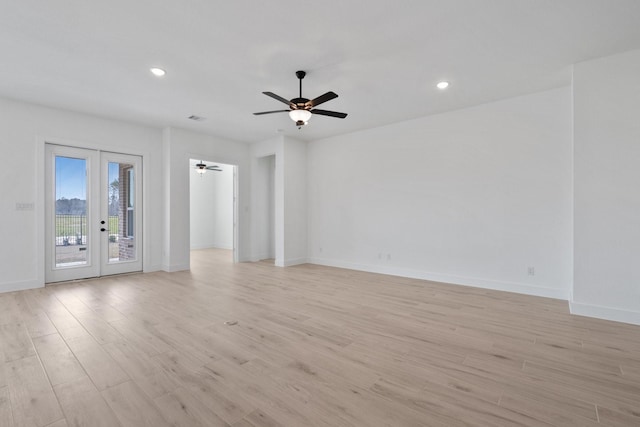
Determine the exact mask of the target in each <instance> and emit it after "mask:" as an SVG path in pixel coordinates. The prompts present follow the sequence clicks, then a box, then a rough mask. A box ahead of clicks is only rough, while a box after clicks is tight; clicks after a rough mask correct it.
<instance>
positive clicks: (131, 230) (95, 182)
mask: <svg viewBox="0 0 640 427" xmlns="http://www.w3.org/2000/svg"><path fill="white" fill-rule="evenodd" d="M46 156H47V157H46V177H47V181H46V206H47V209H46V243H45V244H46V272H45V281H46V282H47V283H51V282H60V281H65V280H75V279H83V278H89V277H98V276H104V275H109V274H118V273H128V272H134V271H141V270H142V203H141V202H142V182H141V181H142V179H141V178H142V159H141V158H140V157H138V156H131V155H124V154H116V153H108V152H100V151H96V150H87V149H80V148H72V147H64V146H59V145H51V144H47V148H46Z"/></svg>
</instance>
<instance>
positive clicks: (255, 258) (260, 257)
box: [251, 253, 275, 262]
mask: <svg viewBox="0 0 640 427" xmlns="http://www.w3.org/2000/svg"><path fill="white" fill-rule="evenodd" d="M274 258H275V257H274V256H273V255H269V254H268V253H261V254H257V255H251V261H252V262H258V261H262V260H263V259H274Z"/></svg>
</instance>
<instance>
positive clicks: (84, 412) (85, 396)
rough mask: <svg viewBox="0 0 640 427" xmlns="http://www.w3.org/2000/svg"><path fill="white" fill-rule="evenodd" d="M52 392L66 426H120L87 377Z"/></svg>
mask: <svg viewBox="0 0 640 427" xmlns="http://www.w3.org/2000/svg"><path fill="white" fill-rule="evenodd" d="M54 390H55V392H56V395H57V396H58V399H59V400H60V405H61V406H62V410H63V411H64V415H65V417H66V420H67V422H68V424H70V425H73V426H95V427H116V426H120V425H121V424H120V422H119V421H118V419H117V417H116V416H115V414H114V413H113V411H112V410H111V408H109V406H108V405H107V403H106V402H105V400H104V399H103V398H102V396H101V395H100V392H99V391H98V389H96V387H95V386H94V385H93V383H92V382H91V380H90V379H89V377H86V376H85V377H84V378H82V379H80V380H77V381H73V382H70V383H64V384H61V385H58V386H56V387H55V388H54Z"/></svg>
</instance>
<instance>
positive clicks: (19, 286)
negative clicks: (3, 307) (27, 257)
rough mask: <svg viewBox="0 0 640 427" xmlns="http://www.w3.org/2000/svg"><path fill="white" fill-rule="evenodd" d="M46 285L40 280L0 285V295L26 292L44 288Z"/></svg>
mask: <svg viewBox="0 0 640 427" xmlns="http://www.w3.org/2000/svg"><path fill="white" fill-rule="evenodd" d="M43 287H44V283H41V282H40V281H39V280H22V281H20V282H6V283H0V293H5V292H14V291H24V290H27V289H37V288H43Z"/></svg>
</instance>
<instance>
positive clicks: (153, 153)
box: [0, 99, 163, 292]
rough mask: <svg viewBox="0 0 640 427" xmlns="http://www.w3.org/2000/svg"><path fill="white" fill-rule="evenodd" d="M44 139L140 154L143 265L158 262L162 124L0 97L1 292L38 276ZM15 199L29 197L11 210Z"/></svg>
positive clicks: (34, 283) (37, 281)
mask: <svg viewBox="0 0 640 427" xmlns="http://www.w3.org/2000/svg"><path fill="white" fill-rule="evenodd" d="M45 142H51V143H58V144H64V145H71V146H77V147H83V148H90V149H100V150H105V151H114V152H121V153H129V154H136V155H141V156H142V157H143V180H144V183H143V185H144V187H143V200H144V210H143V221H144V226H143V233H144V244H143V267H144V270H145V271H154V270H158V269H160V267H161V262H162V253H161V247H162V245H161V243H162V239H163V229H162V222H163V210H162V195H161V194H162V188H161V183H162V167H161V153H160V151H159V150H158V147H159V146H160V144H161V131H160V130H159V129H153V128H149V127H144V126H139V125H133V124H129V123H124V122H117V121H113V120H107V119H102V118H98V117H94V116H89V115H84V114H79V113H73V112H68V111H63V110H58V109H51V108H45V107H41V106H37V105H33V104H28V103H22V102H17V101H10V100H6V99H0V153H2V154H1V155H2V159H3V162H2V168H0V179H2V182H3V187H2V197H0V218H1V219H2V221H1V222H2V226H1V227H2V228H1V235H2V239H3V241H4V242H5V243H4V244H3V245H0V292H3V291H9V290H16V289H26V288H33V287H40V286H43V284H44V179H45V177H44V144H45ZM16 203H27V204H31V203H33V206H34V208H33V210H29V211H18V210H16Z"/></svg>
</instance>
